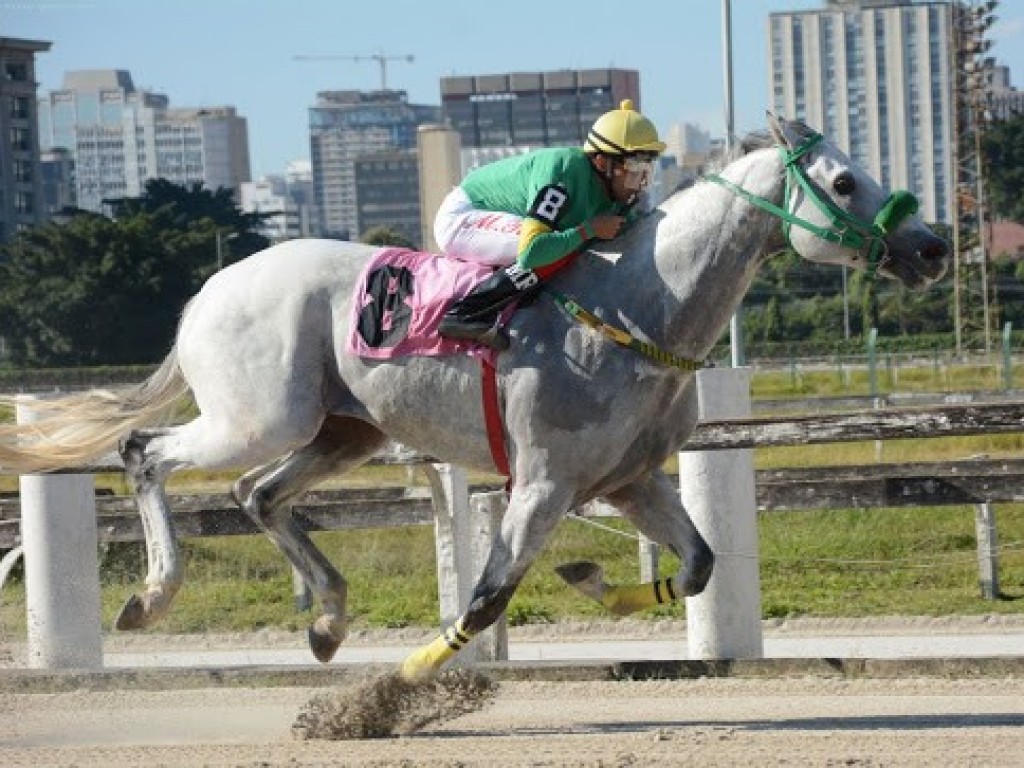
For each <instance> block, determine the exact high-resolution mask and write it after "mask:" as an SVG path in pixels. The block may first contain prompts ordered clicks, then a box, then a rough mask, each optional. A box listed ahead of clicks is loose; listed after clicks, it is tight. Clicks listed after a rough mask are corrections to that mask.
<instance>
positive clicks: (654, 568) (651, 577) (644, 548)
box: [638, 533, 658, 584]
mask: <svg viewBox="0 0 1024 768" xmlns="http://www.w3.org/2000/svg"><path fill="white" fill-rule="evenodd" d="M638 538H639V540H640V546H639V556H640V583H641V584H646V583H647V582H649V581H657V580H658V543H657V542H656V541H652V540H651V539H648V538H647V537H646V536H644V535H643V534H642V533H641V534H640V535H639V537H638Z"/></svg>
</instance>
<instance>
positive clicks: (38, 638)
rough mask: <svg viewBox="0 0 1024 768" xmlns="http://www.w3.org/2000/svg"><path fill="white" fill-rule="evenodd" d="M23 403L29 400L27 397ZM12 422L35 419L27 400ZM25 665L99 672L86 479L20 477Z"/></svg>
mask: <svg viewBox="0 0 1024 768" xmlns="http://www.w3.org/2000/svg"><path fill="white" fill-rule="evenodd" d="M25 399H26V400H27V398H25ZM16 418H17V420H18V423H20V424H25V423H29V422H32V421H34V420H35V415H34V414H33V413H32V411H31V410H30V409H29V407H28V403H25V404H24V405H22V404H19V405H18V407H17V409H16ZM20 492H21V539H22V544H23V546H24V548H25V554H24V557H25V603H26V608H27V614H28V664H29V666H30V667H36V668H42V669H67V668H100V667H102V666H103V637H102V630H101V618H100V616H101V612H100V581H99V557H98V555H97V548H98V539H97V526H96V496H95V484H94V481H93V476H92V475H22V477H21V478H20Z"/></svg>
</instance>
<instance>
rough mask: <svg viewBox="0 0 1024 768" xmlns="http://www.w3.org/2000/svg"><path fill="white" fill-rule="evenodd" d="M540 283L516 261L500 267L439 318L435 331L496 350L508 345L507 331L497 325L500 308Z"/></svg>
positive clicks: (530, 271)
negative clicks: (439, 321)
mask: <svg viewBox="0 0 1024 768" xmlns="http://www.w3.org/2000/svg"><path fill="white" fill-rule="evenodd" d="M539 286H540V280H539V279H538V278H537V275H536V273H534V272H533V271H532V270H529V269H522V268H520V267H519V265H517V264H513V265H512V266H510V267H506V268H504V269H499V270H498V271H497V272H495V273H494V274H493V275H491V276H490V277H489V278H487V279H486V280H484V281H483V282H482V283H480V285H478V286H477V287H476V288H474V289H473V290H472V291H470V292H469V293H468V294H466V295H465V296H464V297H463V298H462V299H460V300H459V301H457V302H455V303H454V304H453V305H452V306H451V307H450V308H449V309H448V311H447V312H446V313H445V315H444V317H443V318H441V324H440V325H439V326H438V329H437V330H438V333H440V334H441V335H442V336H444V337H445V338H446V339H469V340H471V341H478V342H480V343H481V344H486V345H487V346H489V347H493V348H494V349H496V350H498V351H502V350H505V349H508V348H509V343H510V342H509V338H508V334H506V333H505V331H504V330H503V329H501V328H498V315H500V314H501V310H502V309H504V308H505V307H506V306H508V305H509V304H510V303H511V302H512V301H514V300H516V299H523V298H526V297H528V296H530V295H532V294H533V293H534V292H535V291H536V290H537V288H538V287H539Z"/></svg>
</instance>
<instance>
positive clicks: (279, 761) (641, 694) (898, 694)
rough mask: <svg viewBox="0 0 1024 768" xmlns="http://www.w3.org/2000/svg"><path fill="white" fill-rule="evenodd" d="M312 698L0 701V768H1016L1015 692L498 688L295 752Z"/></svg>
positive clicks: (186, 695) (821, 682)
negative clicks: (481, 702) (296, 734)
mask: <svg viewBox="0 0 1024 768" xmlns="http://www.w3.org/2000/svg"><path fill="white" fill-rule="evenodd" d="M318 693H323V689H315V690H314V689H309V688H280V689H244V688H243V689H227V688H220V689H203V690H186V691H161V692H147V691H109V692H103V693H86V692H77V693H69V694H19V695H6V696H4V697H2V698H0V765H4V766H33V768H39V767H40V766H51V765H61V766H70V765H75V766H100V765H102V766H113V765H117V766H124V765H139V766H146V767H147V768H152V767H154V766H198V765H206V766H229V765H230V766H314V765H315V766H328V765H331V766H333V765H378V766H382V765H434V766H456V765H466V766H477V765H479V766H493V765H534V766H536V765H543V766H562V765H580V766H582V765H586V766H597V765H601V766H655V765H657V766H664V765H694V764H700V765H744V764H745V765H750V766H754V765H783V764H784V765H857V766H868V765H870V766H875V765H935V766H939V765H941V766H949V765H1024V728H1022V727H1021V726H1022V725H1024V680H1020V679H995V680H994V679H983V680H942V679H923V678H920V679H913V680H843V679H825V678H803V679H767V680H766V679H759V680H752V679H749V680H748V679H717V680H711V679H702V680H689V681H650V682H586V683H580V682H543V683H539V682H505V683H502V684H501V687H500V691H499V694H498V697H497V699H496V701H495V702H494V703H492V704H491V705H490V706H489V707H488V708H486V709H485V710H483V711H480V712H476V713H474V714H470V715H466V716H463V717H461V718H459V719H456V720H453V721H450V722H448V723H445V724H443V725H439V726H436V727H434V728H432V729H428V730H426V731H424V732H422V733H420V734H417V735H415V736H412V737H404V738H395V739H387V740H378V741H355V742H353V741H348V742H322V741H321V742H317V741H314V742H302V741H296V740H294V739H293V738H292V736H291V733H290V726H291V724H292V722H293V721H294V718H295V715H296V714H297V712H298V711H299V709H300V708H301V707H302V705H304V704H305V703H306V702H307V701H308V700H309V699H310V697H311V696H313V695H316V694H318Z"/></svg>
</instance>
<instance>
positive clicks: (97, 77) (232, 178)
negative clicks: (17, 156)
mask: <svg viewBox="0 0 1024 768" xmlns="http://www.w3.org/2000/svg"><path fill="white" fill-rule="evenodd" d="M62 86H63V87H62V88H61V89H59V90H55V91H51V92H50V93H49V94H48V95H47V96H46V97H44V98H41V99H40V100H39V126H40V134H41V146H42V148H43V149H44V150H49V149H58V148H60V149H67V150H69V151H70V152H71V154H72V157H73V159H74V163H75V189H76V194H77V198H78V206H79V207H80V208H83V209H86V210H91V211H97V212H101V211H103V209H104V202H103V201H104V200H109V199H117V198H122V197H137V196H138V195H140V194H142V192H143V190H144V187H145V183H146V181H148V180H149V179H157V178H160V179H166V180H168V181H172V182H174V183H176V184H182V185H191V184H194V183H201V184H203V185H204V186H205V187H207V188H208V189H218V188H220V187H226V188H228V189H231V190H232V191H233V192H234V193H235V194H236V196H237V194H238V191H239V186H240V185H241V183H242V182H244V181H249V178H250V175H249V139H248V127H247V124H246V120H245V118H244V117H241V116H239V115H238V114H236V111H235V108H234V107H226V106H221V107H185V108H172V107H171V106H170V102H169V99H168V98H167V96H165V95H163V94H157V93H152V92H150V91H144V90H142V91H140V90H136V88H135V86H134V84H133V82H132V77H131V75H130V74H129V73H128V72H126V71H124V70H112V69H106V70H81V71H75V72H68V73H66V74H65V76H64V82H63V84H62Z"/></svg>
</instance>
